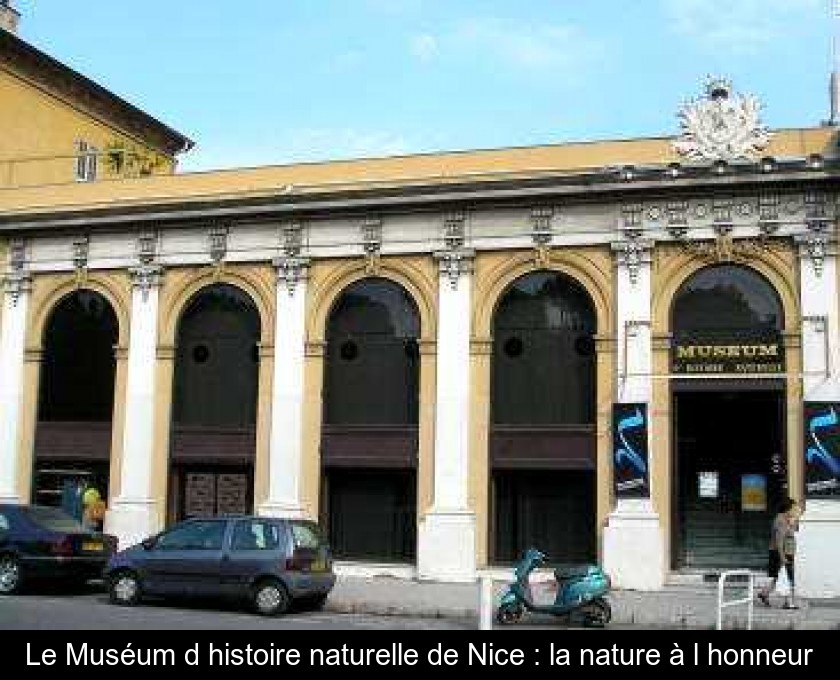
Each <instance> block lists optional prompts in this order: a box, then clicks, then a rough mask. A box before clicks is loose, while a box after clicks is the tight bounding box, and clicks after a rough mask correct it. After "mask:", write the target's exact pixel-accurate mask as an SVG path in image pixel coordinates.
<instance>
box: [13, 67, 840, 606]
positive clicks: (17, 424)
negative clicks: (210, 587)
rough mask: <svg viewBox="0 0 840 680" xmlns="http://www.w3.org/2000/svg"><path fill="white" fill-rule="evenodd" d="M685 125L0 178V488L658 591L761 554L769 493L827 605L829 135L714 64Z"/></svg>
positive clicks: (381, 560) (421, 561)
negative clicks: (792, 117)
mask: <svg viewBox="0 0 840 680" xmlns="http://www.w3.org/2000/svg"><path fill="white" fill-rule="evenodd" d="M682 125H683V129H682V131H681V134H680V135H678V136H675V137H673V138H660V139H637V140H626V141H618V142H599V143H581V144H565V145H551V146H541V147H529V148H512V149H499V150H486V151H469V152H460V153H442V154H429V155H417V156H405V157H393V158H383V159H365V160H357V161H344V162H330V163H313V164H302V165H294V166H281V167H267V168H256V169H247V170H229V171H219V172H210V173H201V174H196V175H189V174H186V175H170V176H153V177H145V178H144V179H142V180H139V179H123V180H119V181H113V182H99V183H89V184H73V183H65V184H60V183H59V184H52V185H49V186H47V185H39V186H29V187H19V188H14V189H8V190H4V191H2V192H0V235H2V239H3V240H4V241H5V243H6V246H5V250H0V253H2V254H3V257H4V282H5V289H4V291H5V292H4V295H3V309H2V312H0V428H2V430H3V431H4V433H6V436H5V437H4V438H3V439H2V442H0V500H15V501H29V500H41V499H47V498H48V496H49V493H50V492H51V491H52V492H54V491H55V489H54V488H52V487H50V481H49V479H50V476H49V472H50V470H55V469H56V468H63V469H70V470H82V471H85V472H86V473H90V474H94V475H96V476H97V477H98V478H99V479H101V480H102V482H101V483H102V484H103V485H104V486H106V487H107V498H108V507H109V510H108V515H107V519H106V529H107V530H109V531H112V532H114V533H116V534H117V535H118V536H119V537H120V539H121V542H122V543H129V542H133V541H136V540H138V539H140V538H142V537H144V536H145V535H148V534H150V533H153V532H156V531H158V530H160V529H161V528H162V527H164V526H166V525H167V524H169V523H171V522H173V521H176V520H178V519H181V518H184V517H189V516H195V515H204V514H217V513H228V512H250V511H256V512H258V513H263V514H267V515H280V516H308V517H312V518H317V519H319V520H320V522H321V523H322V525H323V526H324V528H325V531H327V533H328V535H329V539H330V542H331V544H332V545H333V548H334V550H335V552H336V555H337V556H338V557H339V558H341V559H343V560H346V561H351V562H354V563H359V564H364V565H369V566H371V567H374V566H376V565H378V566H380V567H381V568H398V567H399V568H401V569H402V570H403V571H406V572H408V573H412V574H416V575H418V576H419V577H421V578H429V579H441V580H470V579H473V578H475V575H476V570H477V569H480V568H483V567H487V566H493V565H505V564H509V563H511V562H512V561H513V560H514V559H515V558H516V557H517V556H518V554H519V553H520V552H521V551H522V549H524V548H525V547H527V546H529V545H538V546H540V547H542V548H543V549H544V550H546V551H547V552H548V553H549V554H550V555H551V556H552V558H553V559H554V561H556V562H558V563H580V562H585V561H594V560H598V561H600V562H602V563H603V564H604V565H605V566H606V568H607V570H608V571H609V572H610V573H611V574H612V576H613V579H614V582H615V583H616V585H617V586H619V587H625V588H638V589H656V588H660V587H662V585H663V584H664V583H665V582H666V580H667V579H668V578H669V576H670V575H671V574H674V573H686V572H688V573H703V572H704V571H709V570H719V569H721V568H728V567H751V568H756V569H760V568H762V567H763V565H764V562H765V560H766V552H767V534H768V531H769V523H770V519H771V517H772V515H773V512H774V505H775V503H776V502H778V500H780V499H781V497H783V496H784V495H787V494H790V495H792V496H794V497H796V498H798V499H800V500H802V501H803V505H804V508H805V512H804V515H803V518H802V522H801V530H800V546H801V547H800V558H799V566H798V574H799V579H800V582H801V588H800V589H801V591H802V594H803V595H806V596H814V597H820V596H837V595H838V593H840V576H838V575H837V573H836V570H834V569H833V568H832V564H833V563H834V561H835V559H836V558H837V557H840V555H838V554H836V553H838V552H840V548H838V546H840V540H838V539H840V503H838V500H840V495H838V494H840V489H838V477H840V469H838V468H840V463H838V456H837V449H836V448H834V446H835V443H836V442H835V440H836V439H837V438H838V434H839V433H840V428H838V427H837V425H838V423H837V421H838V418H837V415H836V414H837V410H838V409H840V385H838V372H840V356H838V337H839V336H838V330H840V329H838V313H840V309H838V294H837V287H838V275H839V273H838V269H837V266H836V251H835V245H834V244H835V241H836V231H837V189H836V186H837V183H836V179H837V175H838V167H840V158H838V148H837V144H838V137H837V129H836V128H835V127H832V126H824V127H816V128H807V129H789V130H777V131H773V132H771V131H768V130H765V129H764V128H763V127H762V126H761V125H760V121H759V119H758V109H757V104H756V103H755V100H754V99H752V98H750V97H744V96H740V95H738V94H737V93H736V92H735V91H734V90H733V89H732V88H731V85H730V84H729V83H727V82H725V81H722V80H714V81H710V82H709V83H708V87H707V89H706V91H705V92H704V93H702V94H701V95H700V96H699V97H698V99H696V100H695V101H694V102H692V103H690V104H689V105H687V106H686V108H685V109H684V110H683V112H682ZM395 565H397V566H396V567H395Z"/></svg>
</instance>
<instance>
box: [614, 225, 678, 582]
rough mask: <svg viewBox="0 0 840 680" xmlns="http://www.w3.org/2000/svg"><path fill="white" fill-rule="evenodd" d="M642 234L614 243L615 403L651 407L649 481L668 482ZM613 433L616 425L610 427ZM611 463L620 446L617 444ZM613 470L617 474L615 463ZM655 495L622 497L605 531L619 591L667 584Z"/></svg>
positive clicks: (647, 253)
mask: <svg viewBox="0 0 840 680" xmlns="http://www.w3.org/2000/svg"><path fill="white" fill-rule="evenodd" d="M640 236H641V231H640V230H625V239H624V240H623V241H620V242H618V243H614V244H613V250H614V251H615V253H616V265H617V277H616V280H617V283H618V286H617V295H616V297H617V303H616V307H617V320H616V325H617V328H616V334H617V338H618V346H617V354H618V370H617V371H616V374H617V375H616V379H617V380H616V385H615V400H616V402H617V403H633V404H644V405H646V407H647V421H648V422H647V431H648V442H647V449H648V472H647V474H648V483H649V484H650V488H651V489H652V487H653V485H654V484H658V483H664V482H665V480H658V479H655V478H654V476H653V475H652V474H651V472H650V471H651V467H652V466H651V460H652V452H651V446H650V443H651V441H652V440H653V433H652V428H651V420H652V419H651V403H652V395H653V382H652V378H651V374H652V366H653V355H652V345H651V250H652V248H653V244H652V243H648V242H645V241H642V240H641V239H640ZM611 429H612V426H611ZM610 450H611V452H613V453H612V455H611V459H612V458H613V457H614V456H615V453H614V452H615V450H616V442H612V447H611V449H610ZM611 463H612V465H611V466H610V471H611V473H612V474H614V472H613V470H614V461H613V460H611ZM651 497H652V493H650V492H649V493H648V495H647V496H646V497H642V498H619V499H618V500H617V502H616V505H615V508H614V510H613V511H612V512H611V513H610V515H609V519H608V523H607V526H606V527H605V528H604V568H605V569H606V571H607V573H609V574H610V576H611V577H612V579H613V584H614V585H615V586H617V587H619V588H628V589H632V590H657V589H659V588H661V587H662V586H663V585H664V583H665V572H666V566H667V560H666V556H665V537H664V533H663V527H662V523H661V522H660V519H659V515H658V514H657V512H656V510H655V509H654V507H653V503H652V501H651Z"/></svg>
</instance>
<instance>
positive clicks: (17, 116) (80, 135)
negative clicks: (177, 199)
mask: <svg viewBox="0 0 840 680" xmlns="http://www.w3.org/2000/svg"><path fill="white" fill-rule="evenodd" d="M0 102H2V106H0V130H2V131H3V134H2V135H0V187H9V186H31V185H40V184H54V183H66V182H75V180H76V158H75V156H76V143H77V141H79V140H83V141H85V142H87V143H88V144H91V145H93V146H95V147H97V148H98V149H99V150H101V151H104V150H105V148H106V147H107V146H108V145H109V144H112V143H114V142H121V143H123V144H125V145H126V146H127V147H134V148H137V149H138V150H139V151H142V152H144V153H148V154H149V157H150V158H159V159H160V161H161V163H160V165H159V166H158V167H157V168H156V169H155V173H156V174H163V173H170V172H172V170H173V169H174V160H173V159H172V158H171V157H166V156H163V155H159V154H157V153H155V152H154V151H151V149H150V147H148V145H145V144H142V143H141V142H140V141H139V140H137V139H134V138H132V137H129V136H127V135H126V134H124V133H123V132H121V131H120V130H119V129H118V128H117V127H115V126H113V125H110V124H108V123H106V122H105V121H103V120H98V119H97V118H95V117H93V116H91V115H90V114H88V113H86V112H85V111H84V110H82V109H80V108H76V107H74V106H73V105H72V104H71V103H70V102H67V101H64V100H62V99H59V98H57V97H55V96H53V95H52V94H50V93H48V92H46V91H45V90H43V89H40V88H39V87H37V86H36V85H35V84H34V83H31V82H29V81H26V80H23V79H22V78H19V77H18V76H17V75H15V74H14V73H12V72H10V71H7V70H0ZM97 165H98V170H97V178H105V177H109V176H111V177H113V176H114V175H113V174H112V173H109V172H108V168H107V163H106V162H105V158H103V157H101V158H100V159H99V162H98V164H97Z"/></svg>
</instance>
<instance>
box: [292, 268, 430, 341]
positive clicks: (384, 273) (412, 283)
mask: <svg viewBox="0 0 840 680" xmlns="http://www.w3.org/2000/svg"><path fill="white" fill-rule="evenodd" d="M367 278H381V279H386V280H388V281H391V282H392V283H395V284H397V285H399V286H401V287H402V288H404V289H405V290H406V292H408V294H409V297H411V299H412V300H413V301H414V304H415V305H416V307H417V311H418V314H419V315H420V340H421V341H429V340H434V339H435V337H436V334H437V330H436V327H437V319H436V316H435V311H434V310H435V303H434V300H435V292H434V286H433V285H432V284H431V283H430V282H429V280H428V278H427V277H425V276H424V275H423V274H422V273H421V272H420V271H419V270H418V269H416V268H414V267H412V266H410V265H407V264H404V263H396V262H394V263H390V262H389V263H387V264H385V263H382V265H381V266H380V267H379V269H378V270H377V272H376V273H375V274H369V273H368V272H367V271H366V270H365V268H364V267H363V266H360V265H359V264H358V263H352V264H347V265H345V266H343V267H339V268H337V269H336V270H334V271H333V272H331V274H330V275H329V276H328V277H327V278H326V279H325V280H324V281H323V282H322V284H321V285H320V286H319V287H318V289H317V290H316V291H315V292H314V295H313V300H312V312H311V313H310V314H309V315H308V319H307V329H306V337H307V341H309V342H325V341H326V334H327V324H328V322H329V318H330V313H331V312H332V310H333V308H334V307H335V304H336V302H337V301H338V299H339V298H340V297H341V295H342V293H343V292H344V291H345V290H346V289H347V288H348V286H350V285H352V284H354V283H356V282H357V281H361V280H363V279H367Z"/></svg>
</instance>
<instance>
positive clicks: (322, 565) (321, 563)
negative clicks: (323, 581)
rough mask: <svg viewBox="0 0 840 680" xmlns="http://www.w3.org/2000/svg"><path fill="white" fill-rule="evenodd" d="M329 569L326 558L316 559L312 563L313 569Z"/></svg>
mask: <svg viewBox="0 0 840 680" xmlns="http://www.w3.org/2000/svg"><path fill="white" fill-rule="evenodd" d="M326 570H327V563H326V561H325V560H323V559H320V560H315V561H314V562H313V563H312V571H326Z"/></svg>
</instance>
